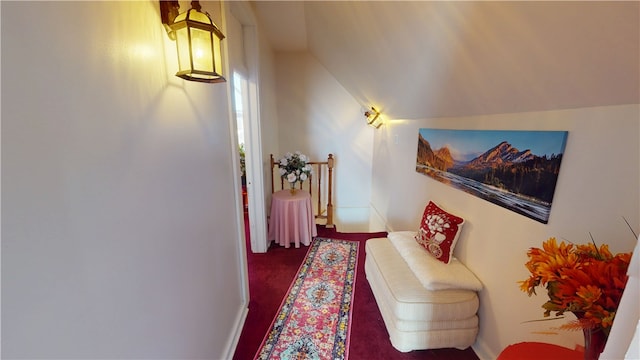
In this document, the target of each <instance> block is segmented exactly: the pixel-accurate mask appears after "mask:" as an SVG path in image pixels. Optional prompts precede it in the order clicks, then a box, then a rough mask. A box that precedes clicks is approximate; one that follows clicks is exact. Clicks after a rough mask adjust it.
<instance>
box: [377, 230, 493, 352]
mask: <svg viewBox="0 0 640 360" xmlns="http://www.w3.org/2000/svg"><path fill="white" fill-rule="evenodd" d="M415 234H416V232H411V231H401V232H392V233H389V235H388V236H387V238H378V239H370V240H368V241H367V242H366V245H365V249H366V258H365V274H366V277H367V280H368V281H369V284H370V285H371V289H372V291H373V294H374V297H375V299H376V303H377V304H378V308H379V309H380V313H381V314H382V318H383V320H384V323H385V326H386V328H387V331H388V332H389V338H390V340H391V344H392V345H393V346H394V347H395V348H396V349H397V350H399V351H402V352H407V351H412V350H419V349H436V348H458V349H465V348H467V347H469V346H471V345H472V344H473V343H474V342H475V339H476V335H477V333H478V316H477V315H476V313H477V311H478V306H479V300H478V295H477V291H479V290H480V289H481V288H482V284H481V283H480V281H479V280H478V279H477V278H476V277H475V275H473V273H471V271H469V270H468V269H467V268H466V267H465V266H464V265H463V264H462V263H460V262H459V261H458V260H457V259H455V258H453V259H452V261H451V262H450V263H449V264H444V263H442V262H440V261H438V260H437V259H435V258H433V257H432V256H431V255H429V254H428V253H427V252H426V251H425V250H424V249H423V248H422V247H421V246H420V245H419V244H418V243H417V242H416V241H415V239H414V236H415ZM410 264H411V265H410Z"/></svg>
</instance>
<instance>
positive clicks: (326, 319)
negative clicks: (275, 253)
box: [255, 237, 358, 360]
mask: <svg viewBox="0 0 640 360" xmlns="http://www.w3.org/2000/svg"><path fill="white" fill-rule="evenodd" d="M357 263H358V242H357V241H348V240H336V239H326V238H319V237H317V238H316V239H315V240H314V241H313V242H312V243H311V245H310V247H309V251H308V252H307V255H306V257H305V259H304V261H303V262H302V265H301V266H300V269H299V270H298V273H297V274H296V277H295V278H294V280H293V283H292V284H291V287H290V288H289V292H288V293H287V295H286V296H285V298H284V300H283V301H282V305H280V309H279V310H278V312H277V313H276V317H275V319H274V320H273V323H272V324H271V327H270V328H269V331H268V332H267V334H266V336H265V338H264V340H263V341H262V345H261V346H260V348H259V349H258V353H257V354H256V356H255V359H258V360H267V359H314V360H316V359H317V360H324V359H331V360H333V359H347V358H348V351H349V335H350V329H351V327H350V322H351V313H352V307H351V305H352V302H353V294H354V286H355V281H356V265H357Z"/></svg>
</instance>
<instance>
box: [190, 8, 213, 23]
mask: <svg viewBox="0 0 640 360" xmlns="http://www.w3.org/2000/svg"><path fill="white" fill-rule="evenodd" d="M189 20H193V21H197V22H199V23H203V24H208V25H211V19H209V17H208V16H207V14H205V13H203V12H200V11H197V10H194V9H191V11H189Z"/></svg>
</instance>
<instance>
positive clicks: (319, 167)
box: [269, 154, 334, 228]
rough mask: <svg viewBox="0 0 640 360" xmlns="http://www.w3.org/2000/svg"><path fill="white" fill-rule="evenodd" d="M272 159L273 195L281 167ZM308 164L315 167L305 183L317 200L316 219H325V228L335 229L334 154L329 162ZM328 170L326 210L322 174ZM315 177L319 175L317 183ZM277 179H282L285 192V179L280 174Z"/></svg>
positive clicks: (281, 185)
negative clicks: (278, 170) (323, 202)
mask: <svg viewBox="0 0 640 360" xmlns="http://www.w3.org/2000/svg"><path fill="white" fill-rule="evenodd" d="M269 156H270V159H271V193H274V192H275V180H274V179H275V178H274V173H275V171H276V167H279V164H278V162H277V161H276V160H275V159H274V158H273V154H270V155H269ZM307 164H309V165H311V166H312V167H313V171H312V173H311V176H309V179H308V180H307V181H305V183H308V184H309V194H310V195H311V198H312V199H314V198H315V199H316V202H317V204H316V208H315V214H316V215H315V218H316V219H323V220H325V226H326V227H328V228H332V227H334V223H333V202H332V198H333V165H334V158H333V154H329V156H328V157H327V161H309V162H307ZM325 169H326V174H327V178H328V180H327V185H326V188H327V197H326V201H327V208H326V209H322V200H323V198H322V194H323V192H322V189H323V186H322V174H323V172H324V170H325ZM314 175H317V181H315V183H314ZM277 177H278V178H280V190H284V179H283V178H282V177H281V176H280V174H279V173H278V174H277ZM314 184H315V185H316V186H315V189H316V192H315V194H314V192H313V189H314ZM300 189H302V184H300Z"/></svg>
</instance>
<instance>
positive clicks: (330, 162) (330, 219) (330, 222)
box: [326, 154, 334, 228]
mask: <svg viewBox="0 0 640 360" xmlns="http://www.w3.org/2000/svg"><path fill="white" fill-rule="evenodd" d="M327 167H328V168H329V193H328V194H327V195H328V199H329V200H328V203H327V225H326V226H327V227H328V228H333V226H334V225H333V202H332V201H331V198H332V196H333V194H332V191H331V189H332V188H333V154H329V159H328V160H327Z"/></svg>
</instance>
